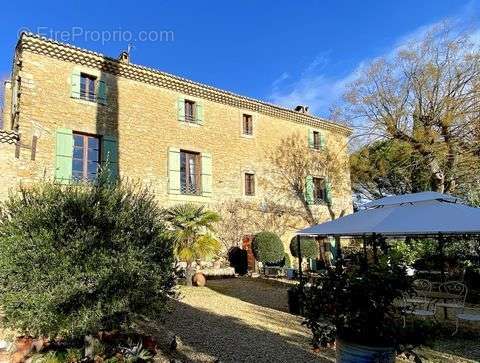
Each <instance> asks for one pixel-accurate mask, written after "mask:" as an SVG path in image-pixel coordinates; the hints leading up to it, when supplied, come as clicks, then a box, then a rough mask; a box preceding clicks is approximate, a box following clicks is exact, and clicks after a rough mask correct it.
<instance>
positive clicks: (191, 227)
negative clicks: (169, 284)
mask: <svg viewBox="0 0 480 363" xmlns="http://www.w3.org/2000/svg"><path fill="white" fill-rule="evenodd" d="M166 218H167V221H168V222H169V223H170V227H171V229H172V233H173V236H174V239H175V254H176V256H177V258H178V259H179V260H180V261H183V262H186V263H187V267H186V270H185V278H186V281H187V285H188V286H191V285H192V276H193V270H192V263H193V261H195V260H196V259H201V258H205V257H210V256H213V255H215V254H216V253H218V251H220V248H221V246H220V242H219V241H218V240H217V239H216V238H215V237H214V236H213V233H214V231H215V230H214V227H213V225H214V224H215V223H216V222H218V221H220V216H219V215H218V214H217V213H215V212H213V211H209V210H205V208H204V207H203V206H196V205H194V204H191V203H187V204H180V205H177V206H174V207H172V208H170V209H168V210H167V214H166Z"/></svg>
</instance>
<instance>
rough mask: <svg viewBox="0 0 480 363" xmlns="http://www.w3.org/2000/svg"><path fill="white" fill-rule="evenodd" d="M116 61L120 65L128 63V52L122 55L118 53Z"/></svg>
mask: <svg viewBox="0 0 480 363" xmlns="http://www.w3.org/2000/svg"><path fill="white" fill-rule="evenodd" d="M118 60H119V61H120V62H122V63H130V55H129V54H128V52H126V51H123V52H122V53H120V56H119V57H118Z"/></svg>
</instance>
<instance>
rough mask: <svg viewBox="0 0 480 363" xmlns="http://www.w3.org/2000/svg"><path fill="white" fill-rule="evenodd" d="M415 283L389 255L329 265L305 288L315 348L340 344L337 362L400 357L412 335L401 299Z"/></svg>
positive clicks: (378, 360)
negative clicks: (373, 261) (349, 265)
mask: <svg viewBox="0 0 480 363" xmlns="http://www.w3.org/2000/svg"><path fill="white" fill-rule="evenodd" d="M410 288H411V278H410V277H409V276H408V275H407V272H406V269H405V267H403V266H401V265H399V264H396V263H390V262H389V260H388V259H381V260H380V261H378V263H377V264H375V265H373V266H367V265H366V264H362V265H357V266H353V267H352V268H351V269H349V270H346V269H344V268H343V267H342V266H341V264H338V265H337V267H336V268H331V269H328V270H327V272H326V273H325V274H324V275H322V276H321V277H320V278H318V279H316V280H315V281H313V282H312V283H311V285H310V286H308V288H307V289H305V317H306V320H305V323H304V324H306V325H307V326H308V327H309V328H310V329H311V330H312V333H313V346H314V348H315V349H319V348H320V347H327V346H335V347H336V352H337V362H394V361H395V356H396V353H397V352H399V350H401V349H400V347H401V346H404V344H405V343H407V342H406V340H408V339H409V337H408V334H406V330H405V327H404V324H403V318H402V314H404V313H405V312H404V311H403V310H404V308H403V307H402V305H401V304H400V305H399V304H396V301H398V300H400V299H402V295H403V293H404V292H405V291H408V290H409V289H410ZM405 338H406V340H405Z"/></svg>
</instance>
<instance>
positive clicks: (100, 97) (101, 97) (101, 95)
mask: <svg viewBox="0 0 480 363" xmlns="http://www.w3.org/2000/svg"><path fill="white" fill-rule="evenodd" d="M97 92H98V93H97V101H98V103H101V104H102V105H106V104H107V85H106V84H105V81H98V89H97Z"/></svg>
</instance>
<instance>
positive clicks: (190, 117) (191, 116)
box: [185, 100, 197, 122]
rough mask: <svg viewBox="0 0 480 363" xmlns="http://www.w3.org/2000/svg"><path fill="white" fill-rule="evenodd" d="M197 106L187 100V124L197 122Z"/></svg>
mask: <svg viewBox="0 0 480 363" xmlns="http://www.w3.org/2000/svg"><path fill="white" fill-rule="evenodd" d="M195 109H196V105H195V102H193V101H189V100H185V121H186V122H196V121H197V120H196V117H195V111H196V110H195Z"/></svg>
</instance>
